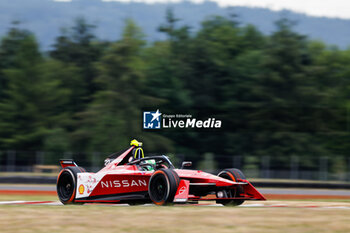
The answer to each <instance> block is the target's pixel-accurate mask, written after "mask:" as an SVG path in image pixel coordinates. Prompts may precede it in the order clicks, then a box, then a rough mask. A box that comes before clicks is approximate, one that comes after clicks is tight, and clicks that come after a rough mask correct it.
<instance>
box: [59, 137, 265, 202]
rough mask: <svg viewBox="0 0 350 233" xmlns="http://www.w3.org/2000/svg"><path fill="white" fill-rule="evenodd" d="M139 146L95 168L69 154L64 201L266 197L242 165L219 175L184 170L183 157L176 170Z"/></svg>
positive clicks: (62, 187) (62, 189)
mask: <svg viewBox="0 0 350 233" xmlns="http://www.w3.org/2000/svg"><path fill="white" fill-rule="evenodd" d="M141 146H142V143H140V142H138V141H136V140H133V141H131V147H130V148H128V149H127V150H125V151H124V152H122V153H120V154H117V153H115V154H112V155H111V156H109V157H108V158H107V159H106V160H105V167H104V168H102V169H101V170H100V171H98V172H97V173H90V172H86V171H85V169H84V168H82V167H79V166H78V165H77V164H76V163H75V162H74V161H73V160H71V159H70V160H68V159H62V160H60V163H61V166H62V168H63V169H62V170H61V172H60V173H59V175H58V178H57V194H58V197H59V199H60V201H61V202H62V203H63V204H81V203H91V202H94V203H128V204H130V205H135V204H145V203H151V202H153V203H155V204H156V205H171V204H173V203H198V201H202V200H205V201H208V200H212V201H216V203H220V204H223V205H228V206H236V205H241V204H242V203H243V202H244V201H245V200H266V199H265V198H264V196H263V195H262V194H260V193H259V192H258V191H257V190H256V189H255V188H254V187H253V186H252V185H251V184H250V183H249V181H247V179H246V178H245V176H244V175H243V173H242V172H241V171H240V170H238V169H234V168H230V169H224V170H223V171H221V172H220V173H219V174H218V175H217V176H215V175H212V174H209V173H206V172H203V171H199V170H190V169H185V167H188V166H191V164H192V163H191V162H183V163H182V167H181V169H176V168H175V167H174V166H173V164H172V163H171V162H170V160H169V158H168V157H166V156H164V155H160V156H148V157H145V156H144V153H143V150H142V147H141Z"/></svg>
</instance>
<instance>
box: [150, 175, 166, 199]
mask: <svg viewBox="0 0 350 233" xmlns="http://www.w3.org/2000/svg"><path fill="white" fill-rule="evenodd" d="M151 194H152V199H153V200H154V201H156V202H161V201H164V200H165V199H166V195H167V182H166V179H165V177H164V176H163V175H160V174H159V175H157V176H155V177H153V179H152V183H151Z"/></svg>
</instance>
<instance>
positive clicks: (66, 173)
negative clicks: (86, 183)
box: [56, 167, 86, 205]
mask: <svg viewBox="0 0 350 233" xmlns="http://www.w3.org/2000/svg"><path fill="white" fill-rule="evenodd" d="M82 172H86V171H85V169H84V168H81V167H66V168H64V169H63V170H62V171H61V172H60V174H59V175H58V178H57V185H56V188H57V195H58V198H59V200H60V201H61V202H62V203H63V204H64V205H66V204H78V203H75V202H74V200H75V192H76V189H77V174H78V173H82ZM79 204H80V203H79Z"/></svg>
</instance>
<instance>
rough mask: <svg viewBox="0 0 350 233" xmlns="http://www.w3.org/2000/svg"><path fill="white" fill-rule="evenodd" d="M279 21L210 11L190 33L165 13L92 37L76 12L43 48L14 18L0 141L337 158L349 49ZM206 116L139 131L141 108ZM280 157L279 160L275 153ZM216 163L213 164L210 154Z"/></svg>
mask: <svg viewBox="0 0 350 233" xmlns="http://www.w3.org/2000/svg"><path fill="white" fill-rule="evenodd" d="M293 24H294V23H293V22H291V21H290V20H288V19H285V18H282V19H281V20H279V21H277V22H276V28H275V31H274V32H273V33H272V34H271V35H268V36H267V35H263V34H262V33H261V32H259V30H258V29H257V28H255V27H254V26H252V25H246V26H242V25H240V23H239V22H238V21H237V19H236V18H235V17H234V16H232V17H226V18H225V17H219V16H212V17H208V18H207V19H205V20H204V21H203V22H202V24H201V28H200V29H199V30H198V31H197V32H193V31H192V30H191V28H190V27H188V26H186V25H181V21H180V22H179V19H177V18H176V17H175V16H174V14H173V13H172V11H170V10H169V11H168V12H167V15H166V20H165V22H164V24H162V25H160V27H159V29H158V30H160V31H161V32H163V33H164V34H165V35H166V36H167V39H166V40H162V41H155V42H150V41H147V40H146V39H145V37H144V35H143V33H142V30H141V28H139V27H138V26H137V25H135V23H134V22H133V21H132V20H131V19H128V20H126V22H125V27H124V32H123V35H122V36H121V39H119V40H116V41H103V40H100V39H98V38H97V37H96V35H95V34H94V28H95V25H92V24H89V23H88V22H87V21H86V20H85V19H83V18H78V19H77V20H76V21H75V22H74V25H73V26H72V27H71V28H66V29H62V32H61V35H60V36H59V37H58V38H56V41H55V43H54V44H53V46H52V50H51V51H49V52H45V53H43V52H41V51H40V49H39V45H38V43H37V41H36V38H35V35H33V33H31V32H30V31H28V30H25V29H22V28H21V26H20V25H19V24H18V22H14V23H13V24H12V26H11V28H10V29H9V31H8V33H7V34H6V35H5V36H3V37H2V39H1V42H0V150H8V149H16V150H29V151H36V150H43V151H57V152H64V151H79V152H85V153H88V152H89V153H90V152H94V151H99V152H103V153H106V154H108V153H110V152H114V151H118V150H122V149H124V148H126V147H127V146H128V143H129V141H130V140H131V139H132V138H137V139H139V140H141V141H143V142H144V147H145V150H146V152H161V153H169V152H171V153H180V154H181V153H182V154H186V158H191V159H193V160H194V161H195V162H196V161H198V160H200V158H201V157H200V156H201V155H203V154H205V153H214V154H221V155H243V156H244V155H256V156H265V155H270V156H281V155H282V156H284V155H286V156H293V155H303V156H305V157H315V156H322V155H329V154H331V155H341V156H348V155H349V154H350V153H349V149H350V140H349V139H350V133H349V130H350V122H349V121H348V120H349V117H350V115H349V114H350V102H349V100H350V49H348V50H339V49H338V48H337V47H332V46H328V45H325V44H324V43H322V42H320V41H310V40H309V39H308V38H307V37H305V36H303V35H300V34H298V33H296V32H294V31H293ZM156 109H160V111H161V112H162V113H166V114H171V113H175V114H176V113H182V114H192V115H193V116H194V117H196V118H197V119H207V118H208V117H215V118H216V119H220V120H222V122H223V129H221V130H186V129H177V130H159V131H155V130H154V131H146V130H143V129H142V112H143V111H144V110H154V111H155V110H156ZM281 158H283V157H281ZM218 162H219V163H220V161H218Z"/></svg>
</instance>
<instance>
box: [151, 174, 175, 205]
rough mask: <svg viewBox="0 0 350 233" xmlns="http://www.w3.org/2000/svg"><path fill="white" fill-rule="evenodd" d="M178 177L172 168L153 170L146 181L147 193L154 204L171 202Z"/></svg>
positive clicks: (168, 203)
mask: <svg viewBox="0 0 350 233" xmlns="http://www.w3.org/2000/svg"><path fill="white" fill-rule="evenodd" d="M179 183H180V178H179V176H178V174H177V173H176V172H175V171H174V170H173V169H164V168H161V169H159V170H157V171H155V172H154V173H153V174H152V176H151V178H150V180H149V183H148V194H149V197H150V198H151V200H152V201H153V203H154V204H156V205H171V204H173V201H174V197H175V194H176V190H177V188H178V186H179Z"/></svg>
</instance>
